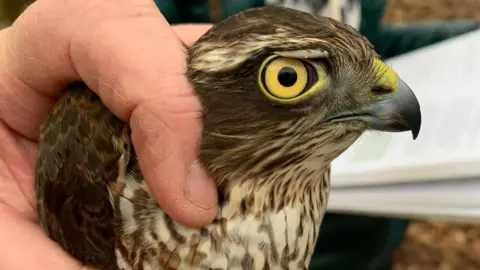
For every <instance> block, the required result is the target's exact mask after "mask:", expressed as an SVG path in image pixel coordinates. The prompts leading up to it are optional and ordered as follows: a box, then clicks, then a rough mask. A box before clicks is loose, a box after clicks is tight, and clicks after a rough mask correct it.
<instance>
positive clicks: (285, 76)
mask: <svg viewBox="0 0 480 270" xmlns="http://www.w3.org/2000/svg"><path fill="white" fill-rule="evenodd" d="M277 78H278V82H279V83H280V84H281V85H283V86H285V87H290V86H292V85H294V84H295V83H296V82H297V72H296V71H295V70H294V69H293V68H291V67H284V68H282V69H280V71H279V72H278V76H277Z"/></svg>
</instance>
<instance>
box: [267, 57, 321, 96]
mask: <svg viewBox="0 0 480 270" xmlns="http://www.w3.org/2000/svg"><path fill="white" fill-rule="evenodd" d="M317 80H318V74H317V70H316V69H315V68H314V67H313V66H312V65H311V64H310V63H308V62H304V61H301V60H298V59H295V58H285V57H277V56H272V57H269V58H267V59H266V60H265V62H264V63H263V64H262V66H261V68H260V71H259V80H258V82H259V85H260V88H261V90H262V92H263V93H264V94H265V95H266V96H267V97H268V98H270V99H272V100H275V101H278V102H283V103H285V102H287V103H290V102H295V101H297V100H298V99H300V98H301V97H303V96H304V95H305V94H306V93H307V92H309V91H308V90H309V89H311V88H312V86H313V84H314V83H315V82H316V81H317Z"/></svg>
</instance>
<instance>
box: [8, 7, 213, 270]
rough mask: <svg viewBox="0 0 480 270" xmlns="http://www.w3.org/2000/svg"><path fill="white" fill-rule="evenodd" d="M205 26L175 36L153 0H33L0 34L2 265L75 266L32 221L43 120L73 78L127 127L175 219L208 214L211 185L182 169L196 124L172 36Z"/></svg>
mask: <svg viewBox="0 0 480 270" xmlns="http://www.w3.org/2000/svg"><path fill="white" fill-rule="evenodd" d="M209 27H210V26H209V25H195V26H193V25H187V26H178V27H174V30H175V32H176V33H175V32H174V31H172V28H171V27H170V26H169V25H168V23H167V22H166V20H165V19H164V18H163V16H162V15H161V14H160V12H159V11H158V9H157V7H156V6H155V5H154V3H153V1H151V0H135V1H133V0H117V1H104V0H71V1H56V0H37V1H36V2H35V3H34V4H32V5H31V6H30V7H29V8H28V9H27V10H26V11H25V12H24V13H23V14H22V15H21V16H20V18H19V19H18V20H17V21H16V22H15V23H14V25H13V26H12V27H10V28H7V29H4V30H1V31H0V145H1V148H0V220H1V222H0V239H1V241H0V254H2V255H1V257H0V269H6V270H8V269H15V270H21V269H28V270H31V269H39V267H40V268H41V269H80V268H81V265H80V263H79V262H77V261H75V260H74V259H73V258H72V257H69V256H68V255H67V254H66V253H65V252H64V251H63V250H62V249H61V248H60V247H59V246H58V245H56V244H55V243H54V242H53V241H51V240H50V239H48V238H47V237H46V236H45V234H44V233H43V229H42V228H41V227H40V226H39V225H38V218H37V212H36V202H35V190H34V184H33V182H34V166H35V162H36V160H35V158H36V151H37V142H36V140H37V137H38V134H39V127H40V124H41V122H42V120H43V118H44V116H45V114H46V113H47V112H48V110H49V109H50V108H51V106H52V105H53V103H54V102H55V100H56V98H57V97H58V96H60V95H61V94H62V89H64V88H65V87H66V86H67V85H68V84H69V83H71V82H73V81H79V80H81V81H84V82H85V83H86V84H87V85H88V86H89V87H90V88H91V89H92V90H93V91H95V92H96V93H97V94H98V95H99V96H100V97H101V98H102V100H103V101H104V103H105V104H106V106H107V107H108V108H109V109H110V110H111V111H112V112H113V113H115V114H116V115H117V116H118V117H119V118H120V119H122V120H124V121H126V122H128V123H130V125H131V127H132V139H133V144H134V147H135V149H136V151H137V153H138V155H139V161H140V166H141V169H142V172H143V174H144V176H145V177H146V181H147V183H148V185H149V187H150V189H151V190H152V193H153V195H154V196H155V198H157V200H158V201H159V204H160V205H161V206H162V208H163V209H164V210H165V211H166V212H167V213H168V214H169V215H170V216H172V218H173V219H175V220H176V221H178V222H181V223H183V224H185V225H188V226H201V225H205V224H207V223H209V222H210V221H211V220H212V219H213V218H214V216H215V214H216V211H217V192H216V188H215V184H214V181H213V180H211V179H209V178H208V177H207V176H205V173H203V171H202V170H201V169H200V170H199V169H198V168H197V167H194V168H195V169H192V170H191V171H192V174H190V175H189V171H190V167H191V165H192V164H193V163H194V161H195V160H196V158H197V153H196V149H197V143H198V142H199V137H200V135H201V129H202V126H201V122H200V119H199V118H198V115H199V113H200V104H199V101H198V100H197V98H196V97H195V95H194V92H193V90H192V89H191V88H190V87H189V85H188V83H187V81H186V79H185V77H184V76H183V74H184V71H185V54H184V51H183V48H182V45H181V42H180V40H179V39H178V37H180V38H181V39H182V40H183V41H184V42H185V43H186V44H190V43H192V42H193V41H195V40H196V39H197V38H198V37H199V36H200V35H202V34H203V33H204V32H205V31H206V30H207V29H208V28H209ZM202 175H203V176H202Z"/></svg>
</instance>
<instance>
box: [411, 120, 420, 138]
mask: <svg viewBox="0 0 480 270" xmlns="http://www.w3.org/2000/svg"><path fill="white" fill-rule="evenodd" d="M421 125H422V119H421V118H420V119H419V120H418V121H417V122H416V123H414V124H413V125H412V126H411V130H412V137H413V139H414V140H416V139H417V137H418V134H419V133H420V127H421Z"/></svg>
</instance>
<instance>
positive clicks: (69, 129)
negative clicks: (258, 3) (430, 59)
mask: <svg viewBox="0 0 480 270" xmlns="http://www.w3.org/2000/svg"><path fill="white" fill-rule="evenodd" d="M187 63H188V68H187V73H186V76H187V78H188V80H189V81H190V83H191V84H192V86H193V87H194V89H195V90H196V92H197V94H198V96H199V98H200V100H201V102H202V104H203V107H204V111H203V121H204V132H203V139H202V144H201V149H200V161H201V162H202V164H203V165H204V166H205V168H206V169H207V171H208V172H209V173H210V174H211V175H212V176H213V177H214V178H215V179H217V182H218V186H219V195H220V196H219V197H220V202H219V203H220V206H221V209H220V211H219V213H218V216H217V218H216V220H215V221H214V222H213V223H212V224H210V225H208V226H206V227H204V228H201V229H194V228H187V227H184V226H182V225H181V224H178V223H176V222H174V221H173V220H172V219H171V218H169V217H168V216H167V215H166V214H165V213H164V212H163V211H162V209H161V208H160V206H159V205H158V204H157V203H156V201H155V200H154V199H153V198H152V196H151V194H150V191H149V189H148V187H147V186H146V185H145V183H144V181H143V177H142V175H141V172H140V171H139V169H138V165H137V161H136V155H135V151H134V149H133V147H132V145H131V142H130V136H129V134H130V133H129V129H128V125H127V124H125V123H122V122H121V121H119V120H118V119H117V118H116V117H114V116H113V115H112V114H111V113H110V112H109V111H108V110H107V109H106V107H105V106H104V105H103V104H102V102H101V101H100V100H99V98H98V97H97V96H96V95H95V94H93V93H92V92H91V91H90V90H89V89H88V88H87V87H86V86H85V85H83V84H76V85H74V86H72V87H71V88H70V89H69V90H67V92H66V93H65V95H64V96H63V97H62V98H61V99H60V100H59V101H58V102H57V104H56V105H55V107H54V108H53V110H52V112H51V113H50V114H49V116H48V117H47V119H46V121H45V123H44V125H43V126H42V129H41V135H40V143H39V157H38V163H37V175H36V190H37V197H38V212H39V215H40V220H41V223H42V225H43V227H44V228H45V230H46V232H47V234H48V235H49V237H51V238H52V239H53V240H55V241H56V242H58V243H59V244H60V245H61V246H62V247H63V248H64V249H65V250H67V251H68V252H69V253H70V254H72V255H73V256H75V257H76V258H77V259H79V260H80V261H81V262H83V263H84V264H86V265H90V266H96V267H98V268H100V269H307V268H308V264H309V261H310V257H311V255H312V252H313V249H314V246H315V243H316V239H317V236H318V232H319V226H320V223H321V220H322V218H323V214H324V211H325V208H326V204H327V198H328V189H329V181H330V162H331V161H332V160H333V159H335V158H336V157H337V156H338V155H340V154H341V153H342V152H343V151H344V150H346V149H347V148H348V147H349V146H350V145H351V144H352V143H353V142H355V140H356V139H357V138H358V137H359V136H360V135H361V134H362V133H363V132H364V131H365V130H368V129H375V130H381V131H406V130H411V131H412V133H413V134H414V138H415V137H416V136H417V134H418V132H419V129H420V121H421V116H420V109H419V105H418V101H417V100H416V98H415V96H414V95H413V93H412V92H411V91H410V89H409V88H408V87H407V86H406V85H405V84H404V83H403V82H402V81H401V80H400V79H399V78H398V76H397V75H396V74H395V72H393V70H391V69H390V68H389V67H388V66H386V65H385V64H383V63H382V62H381V61H380V60H379V59H378V57H377V55H376V54H375V51H374V50H373V48H372V46H371V45H370V43H369V42H368V41H367V40H366V39H365V38H364V37H363V36H361V35H360V34H359V33H358V32H356V31H355V30H354V29H353V28H351V27H349V26H346V25H343V24H341V23H339V22H336V21H334V20H331V19H328V18H323V17H315V16H312V15H309V14H306V13H303V12H299V11H295V10H291V9H284V8H272V7H270V8H268V7H265V8H257V9H250V10H246V11H244V12H242V13H240V14H237V15H235V16H232V17H230V18H229V19H227V20H225V21H223V22H221V23H220V24H218V25H216V26H215V27H213V28H212V29H211V30H210V31H208V32H207V33H206V34H205V35H204V36H203V37H202V38H200V40H198V41H197V42H196V43H195V44H193V45H192V46H191V47H189V48H188V49H187Z"/></svg>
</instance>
